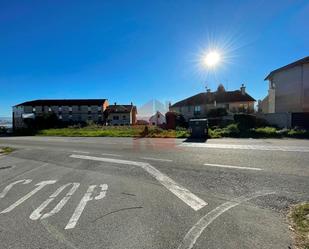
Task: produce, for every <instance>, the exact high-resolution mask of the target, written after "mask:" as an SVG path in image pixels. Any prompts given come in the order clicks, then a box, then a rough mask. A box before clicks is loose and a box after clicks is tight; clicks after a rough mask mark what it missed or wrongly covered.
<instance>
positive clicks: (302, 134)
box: [287, 129, 309, 138]
mask: <svg viewBox="0 0 309 249" xmlns="http://www.w3.org/2000/svg"><path fill="white" fill-rule="evenodd" d="M287 136H288V137H293V138H309V131H306V130H295V129H291V130H289V131H288V132H287Z"/></svg>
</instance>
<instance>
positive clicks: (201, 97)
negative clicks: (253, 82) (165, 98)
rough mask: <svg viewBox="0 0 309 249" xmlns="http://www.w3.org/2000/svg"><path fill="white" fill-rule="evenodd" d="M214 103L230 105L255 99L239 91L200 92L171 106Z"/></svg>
mask: <svg viewBox="0 0 309 249" xmlns="http://www.w3.org/2000/svg"><path fill="white" fill-rule="evenodd" d="M214 101H216V102H217V103H230V102H248V101H255V99H254V98H252V97H251V96H250V95H249V94H248V93H245V94H242V93H241V91H240V90H236V91H224V92H202V93H199V94H196V95H194V96H192V97H189V98H186V99H184V100H181V101H179V102H177V103H175V104H174V105H172V107H180V106H188V105H191V106H193V105H204V104H213V103H214Z"/></svg>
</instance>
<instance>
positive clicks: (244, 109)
mask: <svg viewBox="0 0 309 249" xmlns="http://www.w3.org/2000/svg"><path fill="white" fill-rule="evenodd" d="M254 103H255V99H254V98H253V97H251V96H250V95H249V94H248V93H247V92H246V87H245V86H244V85H243V84H242V85H241V87H240V89H239V90H235V91H226V90H225V88H224V86H223V85H222V84H220V85H219V86H218V88H217V90H216V91H214V92H211V91H210V89H207V91H206V92H202V93H198V94H196V95H194V96H191V97H188V98H186V99H184V100H181V101H179V102H177V103H175V104H173V105H171V106H170V111H173V112H177V113H180V114H182V115H183V116H184V118H185V119H186V120H189V119H190V118H202V117H207V114H208V113H209V111H210V110H212V109H218V108H224V109H226V111H227V112H228V113H253V112H254Z"/></svg>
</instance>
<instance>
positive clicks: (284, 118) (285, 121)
mask: <svg viewBox="0 0 309 249" xmlns="http://www.w3.org/2000/svg"><path fill="white" fill-rule="evenodd" d="M257 117H259V118H262V119H265V120H266V121H267V122H268V123H269V124H270V125H275V126H277V127H279V128H291V126H292V115H291V113H288V112H281V113H258V114H257Z"/></svg>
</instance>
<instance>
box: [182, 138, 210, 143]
mask: <svg viewBox="0 0 309 249" xmlns="http://www.w3.org/2000/svg"><path fill="white" fill-rule="evenodd" d="M183 142H184V143H206V142H207V138H206V137H205V138H193V137H188V138H187V139H186V140H185V141H183Z"/></svg>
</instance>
